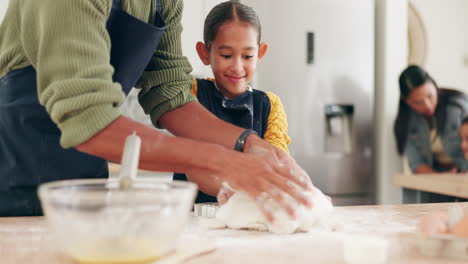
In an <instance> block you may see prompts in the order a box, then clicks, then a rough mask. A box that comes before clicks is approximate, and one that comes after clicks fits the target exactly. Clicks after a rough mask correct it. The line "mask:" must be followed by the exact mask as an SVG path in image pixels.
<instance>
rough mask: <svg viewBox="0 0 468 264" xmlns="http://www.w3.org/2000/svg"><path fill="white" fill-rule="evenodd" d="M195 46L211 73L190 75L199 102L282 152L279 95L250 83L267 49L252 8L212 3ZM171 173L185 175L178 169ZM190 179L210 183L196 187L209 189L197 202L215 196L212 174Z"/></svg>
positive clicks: (283, 127) (282, 115)
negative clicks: (204, 76)
mask: <svg viewBox="0 0 468 264" xmlns="http://www.w3.org/2000/svg"><path fill="white" fill-rule="evenodd" d="M196 49H197V52H198V55H199V57H200V59H201V60H202V62H203V63H204V64H205V65H210V66H211V69H212V71H213V75H214V77H215V78H214V79H206V80H202V79H195V80H194V81H193V88H192V94H193V95H195V96H196V97H197V98H198V100H199V102H200V103H201V104H202V105H203V106H205V107H206V108H207V109H208V110H209V111H210V112H212V113H213V114H214V115H216V116H217V117H219V118H220V119H222V120H224V121H227V122H229V123H232V124H234V125H237V126H239V127H242V128H245V129H251V130H253V131H255V132H256V133H257V134H258V135H259V136H260V137H262V138H264V139H265V140H266V141H268V142H270V143H271V144H272V145H274V146H276V147H278V148H279V149H281V150H283V151H286V152H287V151H288V144H289V143H290V141H291V139H290V138H289V136H288V134H287V127H288V125H287V121H286V114H285V112H284V109H283V106H282V104H281V101H280V99H279V97H278V96H276V95H275V94H273V93H271V92H266V93H265V92H262V91H260V90H256V89H252V88H251V87H250V85H249V84H250V82H251V81H252V79H253V77H254V74H255V70H256V67H257V64H258V63H259V62H260V61H261V59H262V58H263V56H264V55H265V53H266V52H267V49H268V45H267V44H266V43H262V42H261V26H260V21H259V19H258V17H257V15H256V13H255V11H254V10H253V9H252V8H251V7H248V6H246V5H243V4H241V3H239V2H234V1H229V2H224V3H221V4H219V5H217V6H215V7H214V8H213V9H212V10H211V11H210V13H209V14H208V16H207V18H206V20H205V26H204V42H198V43H197V44H196ZM175 178H176V179H186V178H185V176H184V175H180V174H176V175H175ZM189 179H190V180H193V181H195V182H197V183H199V185H200V186H207V184H206V181H210V182H212V184H211V186H209V188H200V189H201V190H202V191H203V192H205V193H206V194H208V195H205V194H203V193H200V194H199V196H198V198H197V202H210V201H215V200H216V199H215V198H214V197H213V196H215V195H216V193H217V190H218V188H219V183H218V182H217V180H216V178H211V179H207V178H206V177H205V178H203V179H202V178H197V177H191V176H189ZM200 182H204V183H203V184H200ZM210 195H213V196H210Z"/></svg>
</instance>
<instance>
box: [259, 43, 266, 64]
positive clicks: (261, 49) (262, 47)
mask: <svg viewBox="0 0 468 264" xmlns="http://www.w3.org/2000/svg"><path fill="white" fill-rule="evenodd" d="M267 51H268V44H266V43H265V42H263V43H261V44H260V46H259V47H258V60H259V61H261V60H262V58H263V56H265V54H266V52H267Z"/></svg>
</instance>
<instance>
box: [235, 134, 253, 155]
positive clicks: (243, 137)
mask: <svg viewBox="0 0 468 264" xmlns="http://www.w3.org/2000/svg"><path fill="white" fill-rule="evenodd" d="M250 134H255V135H258V134H257V132H255V130H252V129H246V130H244V131H243V132H242V134H240V136H239V137H238V138H237V139H236V144H235V145H234V150H236V151H240V152H244V145H245V140H246V139H247V137H248V136H249V135H250Z"/></svg>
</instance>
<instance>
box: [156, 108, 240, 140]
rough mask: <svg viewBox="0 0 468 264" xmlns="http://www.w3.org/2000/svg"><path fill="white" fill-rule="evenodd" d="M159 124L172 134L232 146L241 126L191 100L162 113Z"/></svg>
mask: <svg viewBox="0 0 468 264" xmlns="http://www.w3.org/2000/svg"><path fill="white" fill-rule="evenodd" d="M159 124H160V125H161V126H162V127H164V128H166V129H167V130H169V131H171V132H172V133H173V134H174V135H177V136H181V137H187V138H191V139H195V140H202V141H206V142H211V143H216V144H220V145H223V146H225V147H227V148H229V149H233V148H234V144H235V140H236V138H237V137H238V136H239V135H240V134H241V133H242V131H243V128H240V127H237V126H234V125H232V124H229V123H227V122H224V121H223V120H221V119H219V118H217V117H216V116H215V115H213V114H212V113H210V112H209V111H208V110H206V109H205V108H204V107H203V106H202V105H201V104H200V103H198V102H191V103H188V104H185V105H183V106H181V107H179V108H177V109H175V110H173V111H170V112H168V113H166V114H164V115H163V116H162V117H161V118H160V119H159Z"/></svg>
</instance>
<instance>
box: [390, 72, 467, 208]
mask: <svg viewBox="0 0 468 264" xmlns="http://www.w3.org/2000/svg"><path fill="white" fill-rule="evenodd" d="M399 85H400V94H401V97H400V103H399V109H398V116H397V118H396V121H395V125H394V133H395V138H396V141H397V147H398V153H399V154H400V155H405V156H406V158H407V159H408V163H409V166H410V168H411V171H412V172H413V173H443V172H457V171H466V170H467V169H468V161H467V160H465V158H464V155H463V151H462V149H461V147H460V136H459V128H460V125H461V121H462V119H463V117H464V116H465V114H466V113H467V110H468V97H467V96H466V95H465V94H463V93H462V92H459V91H456V90H450V89H443V88H439V87H438V86H437V84H436V82H435V81H434V80H433V79H432V77H431V76H430V75H429V74H428V73H427V72H426V71H425V70H424V69H422V68H421V67H419V66H415V65H412V66H409V67H407V68H406V69H405V70H404V71H403V72H402V73H401V75H400V78H399ZM454 199H455V198H453V197H449V196H445V195H439V194H433V193H422V192H417V191H411V190H406V189H404V192H403V201H404V202H405V203H411V202H450V201H453V200H454Z"/></svg>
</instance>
